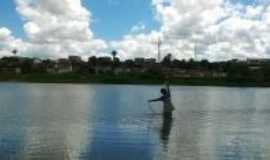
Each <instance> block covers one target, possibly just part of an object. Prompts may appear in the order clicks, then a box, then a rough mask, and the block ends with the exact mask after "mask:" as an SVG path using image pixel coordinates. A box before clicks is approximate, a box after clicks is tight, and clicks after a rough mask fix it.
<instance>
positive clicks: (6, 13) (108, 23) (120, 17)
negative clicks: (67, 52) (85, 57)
mask: <svg viewBox="0 0 270 160" xmlns="http://www.w3.org/2000/svg"><path fill="white" fill-rule="evenodd" d="M232 1H233V2H240V3H243V4H246V5H250V4H254V2H256V0H232ZM82 3H83V6H85V7H86V8H87V9H89V10H90V11H91V13H92V21H93V22H92V23H91V29H92V31H93V32H94V35H95V37H97V38H102V39H104V40H119V39H121V38H122V36H123V35H126V34H128V33H129V32H130V29H131V28H132V27H133V26H134V25H138V24H144V25H145V27H146V29H145V31H144V32H149V31H151V30H153V29H158V28H159V26H160V24H159V22H158V21H157V20H155V18H154V15H155V13H154V9H153V6H152V1H151V0H83V1H82ZM0 11H1V12H0V26H1V27H7V28H9V29H10V30H11V31H12V32H13V34H14V35H15V36H16V37H22V38H24V37H25V35H24V31H23V21H22V19H21V18H20V16H19V15H18V13H17V11H16V8H15V2H14V1H13V0H2V2H1V5H0Z"/></svg>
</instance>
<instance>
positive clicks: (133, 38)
mask: <svg viewBox="0 0 270 160" xmlns="http://www.w3.org/2000/svg"><path fill="white" fill-rule="evenodd" d="M15 1H17V3H16V4H15ZM33 1H36V2H37V3H36V5H31V2H33ZM161 1H162V0H1V5H0V40H2V41H0V57H1V56H3V55H9V53H10V50H12V49H13V48H21V52H20V53H21V55H25V56H37V57H53V58H56V57H66V56H67V55H70V54H74V55H80V56H85V57H87V56H89V54H91V55H100V56H104V55H108V52H109V51H110V50H111V49H116V50H118V51H119V56H120V57H121V58H123V59H127V58H133V57H135V56H141V57H155V56H156V52H155V50H156V46H155V41H156V40H157V39H158V38H161V39H163V45H162V48H161V50H162V52H167V53H169V52H170V53H174V57H177V58H179V59H182V58H184V59H189V58H194V57H196V56H197V55H199V56H200V57H199V58H201V59H202V58H204V59H205V58H207V59H211V60H224V59H232V58H239V59H243V58H250V57H256V58H258V57H264V58H266V57H270V54H269V53H270V52H269V51H270V39H268V37H270V2H269V0H207V1H206V0H191V1H189V0H164V1H169V2H172V3H166V5H164V4H162V3H159V2H161ZM80 2H81V3H82V5H81V3H80ZM157 2H158V3H157ZM227 2H228V3H227ZM235 4H238V5H237V7H235ZM247 6H249V7H247ZM16 7H18V10H16ZM85 8H86V10H85ZM44 13H45V14H44ZM89 13H91V17H89ZM157 16H159V20H157V19H156V17H157ZM256 17H262V18H260V19H258V18H256ZM23 18H25V20H26V21H24V20H23ZM89 20H90V23H89ZM89 24H90V27H89ZM135 26H139V27H135ZM140 29H141V30H140ZM251 29H252V31H256V33H254V32H252V31H251ZM135 30H137V32H134V31H135ZM138 31H139V32H138ZM266 34H267V35H266ZM268 34H269V35H268ZM166 37H167V38H166ZM168 37H176V38H172V39H170V40H169V39H168ZM194 37H199V39H197V38H194ZM194 46H197V48H198V49H197V52H198V53H195V51H194Z"/></svg>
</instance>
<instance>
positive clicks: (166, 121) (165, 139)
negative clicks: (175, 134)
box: [160, 118, 173, 151]
mask: <svg viewBox="0 0 270 160" xmlns="http://www.w3.org/2000/svg"><path fill="white" fill-rule="evenodd" d="M172 123H173V118H163V123H162V128H161V130H160V140H161V142H162V144H163V147H164V150H165V151H167V149H168V144H169V140H170V133H171V129H172Z"/></svg>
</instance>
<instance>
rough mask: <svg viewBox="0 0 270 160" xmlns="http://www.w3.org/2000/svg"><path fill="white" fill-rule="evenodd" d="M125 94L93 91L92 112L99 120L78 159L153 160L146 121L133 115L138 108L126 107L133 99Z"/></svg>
mask: <svg viewBox="0 0 270 160" xmlns="http://www.w3.org/2000/svg"><path fill="white" fill-rule="evenodd" d="M124 90H125V89H124ZM125 93H127V92H126V91H124V92H123V90H122V89H121V88H119V87H118V88H108V87H100V88H99V90H97V91H96V94H95V105H94V108H95V109H94V111H95V112H96V114H98V116H97V117H96V119H95V120H94V121H95V124H94V126H92V128H93V130H90V131H89V132H91V133H89V135H91V136H90V137H89V144H88V147H87V151H86V152H84V153H82V154H81V159H93V160H104V159H108V160H109V159H119V160H120V159H128V160H137V159H140V160H151V159H153V158H152V150H153V149H154V148H153V144H152V142H151V135H150V134H149V132H147V127H146V121H145V117H143V116H138V115H139V114H136V112H137V111H136V109H137V108H138V107H137V106H135V105H134V106H133V105H132V106H128V105H129V103H126V102H125V101H126V99H128V101H132V99H130V98H133V97H132V96H131V97H129V94H125ZM108 102H109V103H108ZM135 104H136V103H135Z"/></svg>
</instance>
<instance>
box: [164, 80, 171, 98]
mask: <svg viewBox="0 0 270 160" xmlns="http://www.w3.org/2000/svg"><path fill="white" fill-rule="evenodd" d="M165 85H166V90H167V92H168V94H169V95H170V96H171V90H170V84H169V82H168V81H167V82H166V83H165Z"/></svg>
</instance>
